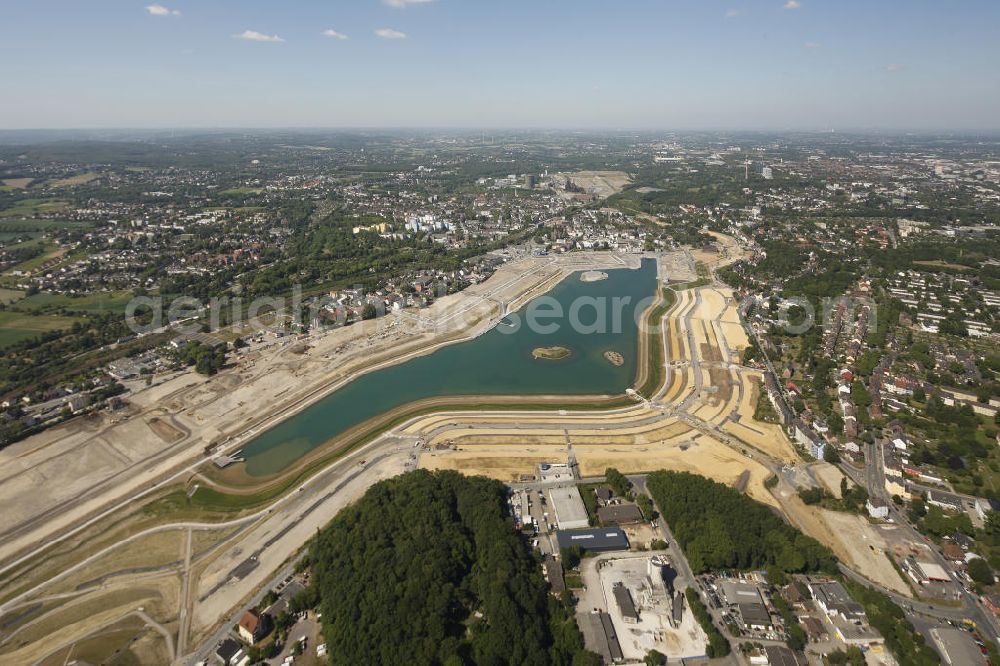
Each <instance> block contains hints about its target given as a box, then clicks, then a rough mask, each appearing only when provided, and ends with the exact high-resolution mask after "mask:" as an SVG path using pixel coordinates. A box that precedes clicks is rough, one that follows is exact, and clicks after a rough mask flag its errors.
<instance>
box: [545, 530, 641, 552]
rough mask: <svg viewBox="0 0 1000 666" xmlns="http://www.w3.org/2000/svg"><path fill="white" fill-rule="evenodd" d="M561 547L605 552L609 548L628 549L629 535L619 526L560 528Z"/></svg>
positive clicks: (558, 535)
mask: <svg viewBox="0 0 1000 666" xmlns="http://www.w3.org/2000/svg"><path fill="white" fill-rule="evenodd" d="M556 539H557V540H558V541H559V548H560V549H563V548H572V547H573V546H579V547H580V548H581V549H583V550H590V551H594V552H603V551H608V550H628V537H626V536H625V532H623V531H622V530H620V529H618V528H617V527H602V528H599V529H590V530H559V531H558V532H556Z"/></svg>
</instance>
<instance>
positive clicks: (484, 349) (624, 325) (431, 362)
mask: <svg viewBox="0 0 1000 666" xmlns="http://www.w3.org/2000/svg"><path fill="white" fill-rule="evenodd" d="M606 272H607V274H608V279H607V280H601V281H599V282H581V281H580V274H579V273H574V274H572V275H570V276H568V277H567V278H566V279H564V280H563V281H562V282H560V283H559V284H558V285H556V287H555V288H554V289H552V290H551V291H550V292H548V294H546V295H544V296H540V297H539V298H536V299H534V300H533V301H531V302H529V303H528V304H527V305H525V307H523V308H522V309H521V310H519V311H518V312H517V313H515V314H514V315H510V316H508V317H507V319H506V320H504V322H502V323H501V324H499V325H498V326H496V327H495V328H493V329H492V330H490V331H489V332H487V333H484V334H483V335H480V336H479V337H477V338H474V339H472V340H467V341H465V342H460V343H457V344H453V345H449V346H446V347H442V348H441V349H439V350H437V351H435V352H434V353H432V354H428V355H426V356H418V357H416V358H413V359H411V360H409V361H406V362H405V363H401V364H399V365H395V366H392V367H387V368H384V369H381V370H375V371H373V372H370V373H368V374H365V375H362V376H360V377H358V378H356V379H354V380H353V381H351V382H350V383H349V384H347V385H345V386H344V387H343V388H341V389H338V390H337V391H335V392H333V393H331V394H330V395H328V396H327V397H325V398H323V399H322V400H320V401H319V402H317V403H316V404H314V405H312V406H310V407H308V408H307V409H305V410H303V411H301V412H299V413H298V414H296V415H294V416H292V417H290V418H289V419H288V420H286V421H284V422H282V423H280V424H279V425H277V426H275V427H274V428H272V429H270V430H268V431H266V432H264V433H262V434H261V435H260V436H258V437H257V438H255V439H254V440H253V441H251V442H250V443H249V444H248V445H247V446H245V447H244V448H243V455H244V456H245V457H246V469H247V473H248V474H251V475H253V476H265V475H268V474H274V473H276V472H279V471H281V470H282V469H284V468H285V467H287V466H288V465H289V464H291V463H293V462H295V461H296V460H297V459H298V458H300V457H301V456H302V455H304V454H305V453H307V452H309V451H310V450H312V449H314V448H315V447H317V446H319V445H320V444H322V443H324V442H326V441H328V440H329V439H330V438H332V437H335V436H336V435H338V434H340V433H342V432H344V431H345V430H347V429H348V428H351V427H353V426H355V425H357V424H359V423H361V422H362V421H365V420H366V419H369V418H372V417H374V416H378V415H379V414H382V413H384V412H387V411H389V410H391V409H394V408H396V407H399V406H400V405H405V404H406V403H408V402H413V401H414V400H420V399H422V398H429V397H437V396H445V395H542V394H546V395H553V394H555V395H596V394H620V393H624V391H625V389H626V388H628V387H629V386H631V385H632V382H633V381H634V379H635V374H636V355H637V345H638V326H637V323H636V322H637V319H638V316H639V315H641V313H642V311H643V310H645V308H646V307H647V306H648V305H649V303H650V302H651V299H652V297H653V294H654V290H655V288H656V263H655V262H654V261H652V260H649V259H644V260H643V261H642V265H641V267H640V268H638V269H615V270H609V271H606ZM581 297H585V298H588V299H589V298H595V299H596V300H597V302H599V303H603V307H604V310H605V312H606V313H607V315H606V316H604V317H600V321H601V322H602V323H603V329H604V330H600V329H601V327H600V326H598V325H597V324H596V322H597V321H598V317H597V314H596V311H595V307H594V306H592V305H582V303H583V301H582V300H579V301H578V300H577V299H580V298H581ZM551 299H554V300H555V301H556V302H558V304H559V305H560V306H561V308H562V316H561V317H548V316H547V317H544V318H543V317H537V318H536V321H537V322H538V323H541V324H544V325H545V326H547V327H550V328H551V327H552V325H553V324H554V325H555V328H556V329H557V330H555V331H554V332H550V331H548V330H546V329H543V330H539V327H537V326H528V325H524V321H525V317H526V315H527V314H528V313H530V312H532V311H535V312H539V313H542V312H550V311H551V310H550V309H549V307H548V306H547V305H544V306H543V304H544V303H551V302H552V300H551ZM616 299H617V302H616ZM574 302H576V303H577V304H578V305H579V310H578V314H577V316H576V317H575V321H578V322H580V323H581V324H583V326H584V327H586V328H585V329H584V330H574V327H573V326H571V325H570V322H571V321H573V320H572V319H571V317H570V309H571V306H572V304H573V303H574ZM616 311H617V312H620V313H621V316H620V317H619V318H618V319H620V325H618V326H615V325H614V324H615V322H614V319H615V318H614V316H613V313H614V312H616ZM517 321H520V322H521V325H520V326H516V325H515V326H511V325H510V324H511V323H514V322H517ZM587 329H589V330H587ZM552 346H561V347H567V348H569V349H570V350H572V355H571V356H570V357H569V358H566V359H561V360H548V359H534V358H532V356H531V351H532V350H533V349H535V348H536V347H552ZM608 350H614V351H618V352H620V353H621V354H623V355H624V357H625V363H624V364H623V365H621V366H614V365H612V364H611V363H609V362H608V361H607V360H606V359H605V358H604V356H603V354H604V352H605V351H608Z"/></svg>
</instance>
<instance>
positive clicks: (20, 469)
mask: <svg viewBox="0 0 1000 666" xmlns="http://www.w3.org/2000/svg"><path fill="white" fill-rule="evenodd" d="M719 240H720V245H721V250H720V251H719V252H718V253H705V252H702V251H699V252H697V253H691V252H688V251H680V252H674V253H670V254H666V255H657V256H656V257H655V258H656V259H657V260H658V262H659V264H658V265H659V275H660V278H661V280H666V281H668V285H677V286H678V288H677V289H676V290H675V289H671V288H669V287H668V289H667V290H665V292H664V294H663V295H661V297H660V298H661V299H668V300H669V301H672V302H670V307H669V309H668V310H666V312H665V315H664V316H663V318H662V320H661V321H659V322H652V323H654V324H658V325H659V326H660V327H661V330H662V335H659V334H656V333H655V331H644V332H642V333H641V335H640V344H639V355H640V358H641V362H640V365H639V372H638V375H639V377H638V378H637V381H636V385H637V386H640V385H642V384H643V383H644V382H646V380H649V379H650V378H651V377H652V378H654V379H655V378H658V379H659V381H655V382H653V383H655V384H656V388H655V390H653V391H651V392H648V393H647V394H646V395H647V397H643V395H641V394H640V393H638V392H633V391H630V392H629V395H628V396H593V397H575V396H532V397H531V398H530V399H523V400H517V399H513V398H497V399H495V400H494V399H491V398H484V397H482V396H476V397H469V398H455V397H444V398H433V399H428V400H425V401H421V402H419V403H416V404H410V405H407V406H405V407H403V408H400V409H399V410H394V412H392V413H389V414H385V415H383V416H381V417H379V418H378V419H373V420H371V421H368V422H365V423H364V424H362V425H361V426H359V427H357V428H354V429H352V430H350V431H348V432H346V433H344V434H343V435H342V436H338V437H337V438H335V439H334V440H333V441H331V442H329V443H328V444H327V445H325V446H322V447H320V448H318V449H316V450H314V451H312V452H310V453H309V454H307V455H306V456H304V457H303V458H302V459H300V460H298V461H297V462H296V463H295V464H293V465H291V466H290V467H288V468H287V469H285V470H283V471H282V472H281V473H280V474H276V475H274V476H272V477H264V478H255V477H251V476H249V475H247V474H245V473H244V472H243V471H242V470H241V469H240V467H241V466H240V465H234V466H231V467H228V468H226V469H218V468H216V466H215V465H213V464H212V463H211V462H210V461H209V460H208V459H207V458H206V456H205V451H206V450H208V449H212V450H213V451H214V452H216V453H219V452H234V451H237V450H239V449H240V447H241V446H242V445H243V444H244V443H245V442H246V441H248V440H249V439H251V438H252V437H253V436H254V435H256V434H258V433H259V432H261V431H262V430H263V429H265V428H266V427H268V425H270V424H272V423H275V422H278V421H280V420H283V419H285V418H287V417H288V416H289V415H291V414H293V413H294V412H296V411H297V410H300V409H302V408H304V407H305V406H307V405H309V404H312V403H313V402H315V401H316V400H318V399H319V398H320V397H322V396H324V395H327V394H329V393H330V392H332V391H334V390H336V389H337V388H339V387H340V386H342V385H343V384H344V383H346V382H348V381H350V380H351V379H352V378H354V377H356V376H357V375H358V374H360V373H363V372H366V371H369V370H372V369H374V368H377V367H381V366H383V365H387V364H392V363H399V362H401V361H402V360H404V359H406V358H408V357H410V356H412V355H417V354H426V353H429V352H430V351H432V350H433V349H435V348H437V347H438V346H440V345H444V344H450V343H455V342H458V341H460V340H463V339H467V338H469V337H472V336H475V335H478V334H480V333H482V332H483V331H485V330H488V329H489V328H491V327H492V326H494V325H495V324H496V323H497V322H498V321H500V320H501V319H502V318H503V317H504V316H505V315H506V314H507V313H509V312H512V311H514V310H516V309H517V308H518V307H520V306H521V305H523V304H524V303H526V302H527V301H529V300H530V299H531V298H533V297H535V296H537V295H539V294H541V293H544V292H545V291H547V290H548V289H550V288H551V287H552V286H553V285H555V284H556V283H558V282H559V281H560V280H562V279H564V278H565V277H566V276H567V275H569V274H571V273H574V272H577V271H600V270H602V269H614V268H622V267H634V266H635V265H637V263H638V260H639V256H638V255H617V254H608V253H586V254H567V255H562V256H560V257H558V258H549V257H532V258H528V259H523V260H519V261H517V262H513V263H511V264H509V265H507V266H505V267H503V268H502V269H500V270H499V271H497V273H496V274H495V275H494V276H493V277H492V278H491V279H489V280H488V281H486V282H484V283H483V284H480V285H476V286H474V287H472V288H470V289H468V290H466V291H465V292H463V293H461V294H459V295H455V296H449V297H446V299H441V300H439V301H438V302H436V303H435V305H434V306H432V308H430V309H428V310H422V311H420V312H419V313H409V312H401V313H396V314H393V315H390V317H392V318H394V319H391V320H390V319H389V317H387V318H386V319H387V320H388V321H385V320H382V321H380V323H379V325H378V327H377V328H376V327H375V326H370V327H363V326H354V327H348V328H342V329H337V330H335V331H333V332H330V333H326V334H325V335H317V336H314V337H313V338H311V339H309V340H308V341H307V343H306V348H305V349H304V350H303V349H302V348H301V342H295V343H292V342H282V341H275V343H274V345H273V348H272V349H267V350H262V351H257V352H254V354H252V355H248V356H246V357H244V358H242V359H241V360H240V362H239V364H238V367H237V369H236V370H234V371H230V372H226V373H223V374H221V375H219V376H217V377H215V378H212V379H209V380H204V379H200V378H196V377H195V376H194V375H193V374H189V373H185V374H181V375H179V376H177V377H175V378H173V379H171V380H169V381H166V382H163V383H161V384H159V385H155V386H152V387H150V388H148V389H146V390H145V391H142V392H139V393H138V394H137V396H138V397H137V400H136V401H135V402H136V406H135V413H133V414H132V415H130V416H129V417H128V418H125V419H123V420H121V421H119V422H117V423H111V422H100V421H96V420H95V421H94V422H92V423H87V424H86V425H85V426H83V427H81V424H79V423H74V424H72V426H71V427H65V428H57V429H53V430H52V431H49V432H46V433H43V434H42V435H38V436H35V437H32V438H30V439H28V440H25V441H23V442H21V443H18V444H16V445H14V446H11V447H9V448H8V449H6V450H4V451H3V452H2V453H0V459H2V461H3V463H4V464H3V465H0V497H2V499H3V501H4V506H5V507H8V511H7V514H6V515H7V521H5V524H4V526H3V538H2V545H0V563H2V578H0V603H2V606H0V660H4V661H7V660H10V661H11V662H15V663H35V662H39V663H63V662H64V661H65V660H66V658H67V656H68V654H69V652H70V650H72V651H73V655H74V656H76V657H78V658H86V659H88V660H90V661H95V662H96V661H100V660H101V659H102V658H103V656H105V655H103V654H102V651H103V650H105V649H107V646H108V645H114V643H115V638H116V637H117V638H120V643H121V645H122V646H124V645H125V644H126V643H128V642H129V641H131V640H132V639H133V638H136V637H138V638H137V640H135V642H134V643H132V644H131V645H130V646H129V647H128V649H130V650H131V651H132V652H133V653H134V654H135V655H136V657H137V658H138V659H140V660H141V661H143V662H145V663H172V662H173V663H188V662H190V661H193V660H194V659H195V657H196V656H197V655H196V653H195V651H196V648H198V647H199V645H203V644H206V643H210V642H211V639H212V638H213V637H214V636H216V635H219V633H218V632H219V630H220V627H222V628H228V627H227V625H228V623H229V622H230V618H231V617H232V616H233V614H234V613H235V612H237V611H239V610H240V609H241V608H243V607H245V606H247V605H249V604H250V603H251V602H253V601H255V600H256V599H259V597H260V595H261V594H262V590H263V589H264V588H265V587H266V586H267V584H268V583H269V581H272V580H273V579H274V577H275V575H276V574H279V573H281V572H284V571H285V570H287V569H290V566H291V563H292V562H293V560H294V556H295V554H296V553H297V552H298V551H299V550H300V548H301V547H302V545H303V544H304V543H305V542H306V541H307V540H308V539H309V538H310V537H311V536H312V535H313V534H315V533H316V530H317V529H318V528H319V527H321V526H323V525H325V524H326V523H327V522H329V520H330V519H331V518H332V517H333V516H334V515H336V513H337V512H338V511H339V510H340V509H341V508H343V507H344V506H345V505H347V504H349V503H350V502H351V501H353V500H354V499H356V498H358V497H359V496H360V495H361V494H363V493H364V491H365V490H366V489H367V488H368V487H369V486H370V485H372V484H373V483H375V482H377V481H379V480H381V479H384V478H388V477H390V476H393V475H396V474H399V473H402V472H403V471H406V470H408V469H413V468H416V467H423V468H428V469H456V470H460V471H462V472H463V473H467V474H482V475H487V476H492V477H495V478H499V479H501V480H503V481H507V482H516V481H518V480H520V479H522V478H524V477H525V476H529V475H532V474H533V473H534V471H535V470H536V469H537V465H539V464H541V463H551V462H562V463H565V462H567V461H569V462H570V463H575V464H576V465H577V466H578V468H579V472H580V475H581V476H583V477H589V476H599V475H601V474H603V473H604V471H605V469H606V468H607V467H609V466H614V467H617V468H618V469H619V470H621V471H622V472H626V473H628V472H640V471H651V470H656V469H678V470H687V471H691V472H695V473H698V474H702V475H704V476H707V477H709V478H712V479H715V480H717V481H720V482H724V483H729V484H733V485H735V486H737V487H739V488H741V489H743V490H745V492H747V493H748V494H749V495H750V496H752V497H753V498H755V499H757V500H759V501H761V502H764V503H767V504H770V505H771V506H774V507H776V508H777V509H779V510H780V511H781V512H782V513H783V514H784V515H785V516H786V517H787V519H788V520H789V521H790V522H791V523H793V524H794V525H796V526H797V527H799V528H800V529H802V530H803V531H805V532H806V533H808V534H810V535H811V536H813V537H815V538H817V539H819V540H820V541H822V542H823V543H825V544H827V545H828V546H830V547H831V548H832V549H833V550H834V551H835V552H836V554H837V555H838V556H839V557H841V559H842V560H843V561H844V562H845V563H846V564H847V565H848V566H850V567H851V568H853V569H856V570H862V571H865V572H866V575H868V576H869V577H871V578H872V579H873V580H874V582H877V583H879V584H880V585H882V586H884V587H887V588H889V589H892V590H895V591H897V592H900V593H902V594H908V593H909V590H908V588H907V586H906V584H905V583H904V582H903V581H902V579H900V578H899V575H898V573H897V572H896V571H895V569H894V568H893V567H892V566H891V564H890V563H889V561H888V559H887V558H886V557H885V556H884V554H883V553H882V552H880V546H879V543H880V538H879V536H878V534H877V533H876V532H875V531H874V530H873V529H872V528H871V526H870V525H868V524H867V523H863V522H862V521H858V524H857V525H856V526H855V525H852V526H850V527H851V529H852V530H854V532H853V534H851V535H850V536H847V537H845V536H843V535H844V534H845V527H846V526H844V525H842V524H840V523H838V522H836V521H835V520H834V518H833V517H831V516H830V515H828V514H831V513H832V512H828V511H824V510H822V509H817V508H815V507H807V506H805V505H804V504H803V503H802V502H801V500H800V499H799V497H798V496H797V494H796V493H795V490H794V488H793V487H792V486H791V485H790V484H789V483H788V481H787V480H786V479H785V477H784V476H783V475H782V474H777V475H778V478H779V483H778V485H777V486H775V487H774V488H771V489H768V488H767V487H765V484H764V482H765V481H766V480H767V479H768V478H770V477H771V476H772V475H775V474H776V473H778V472H779V471H780V470H781V469H782V468H783V467H785V466H789V465H797V464H799V458H798V455H797V453H796V451H795V449H794V447H793V446H792V444H791V442H790V441H789V440H788V438H787V437H786V435H785V433H784V431H783V430H782V429H781V428H780V427H779V426H776V425H771V424H766V423H761V422H758V421H755V420H754V419H753V414H754V411H755V406H756V403H757V396H758V392H759V391H760V384H761V373H760V371H758V370H754V369H751V368H747V367H744V366H742V365H741V358H742V352H743V350H744V349H745V348H746V347H747V345H748V344H749V342H748V339H747V334H746V332H745V330H744V328H743V325H742V323H741V321H740V318H739V314H738V309H737V303H736V300H735V298H734V295H733V293H732V291H731V290H730V289H728V288H727V287H724V286H722V285H720V284H718V283H716V282H715V281H714V279H713V280H706V281H705V282H706V283H707V284H704V285H702V286H693V287H691V288H686V289H685V288H681V287H682V285H687V284H692V283H694V280H695V279H696V277H697V273H696V272H695V271H694V267H695V265H696V263H700V264H701V265H702V266H704V267H705V270H707V271H708V272H709V273H710V274H711V272H712V271H713V270H714V269H715V268H717V267H718V266H719V265H721V264H723V263H728V262H730V261H733V260H735V259H736V258H737V257H738V256H739V248H738V246H737V245H736V244H735V243H734V242H733V241H732V239H729V238H728V237H724V236H720V237H719ZM695 284H697V283H695ZM666 302H667V301H661V302H660V304H661V305H663V304H665V303H666ZM654 307H655V306H654ZM653 345H659V346H660V347H661V348H660V352H661V353H653V352H654V349H655V348H654V347H653ZM621 352H622V353H625V354H630V353H635V351H634V350H621ZM657 359H658V362H657V361H656V360H657ZM654 363H655V365H654ZM261 405H266V406H267V409H266V410H265V409H261ZM859 535H860V538H859ZM846 539H850V540H851V543H847V542H846ZM857 543H865V544H868V546H869V547H867V548H858V547H857V546H856V544H857Z"/></svg>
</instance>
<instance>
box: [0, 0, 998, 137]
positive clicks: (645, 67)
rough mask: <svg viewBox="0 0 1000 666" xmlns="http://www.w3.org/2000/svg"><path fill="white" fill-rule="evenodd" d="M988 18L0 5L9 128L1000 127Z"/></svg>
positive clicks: (868, 7)
mask: <svg viewBox="0 0 1000 666" xmlns="http://www.w3.org/2000/svg"><path fill="white" fill-rule="evenodd" d="M998 25H1000V5H998V4H997V3H995V2H987V1H985V0H970V1H968V2H958V3H940V2H929V1H925V0H916V1H913V2H907V3H890V2H878V3H871V2H860V1H857V0H848V1H843V2H830V1H823V0H767V1H764V0H760V1H749V0H725V1H715V0H709V1H705V2H695V1H693V0H692V1H689V2H685V1H682V0H675V1H666V0H627V1H623V2H616V3H611V2H607V1H606V0H605V1H601V2H598V1H596V0H579V1H576V2H561V1H553V2H537V1H535V2H529V1H528V0H508V1H506V2H503V3H500V2H489V1H483V2H471V1H466V2H461V1H460V0H345V1H343V2H340V3H330V2H317V1H312V0H305V1H302V2H296V3H294V4H293V5H289V4H279V3H274V2H267V1H264V0H249V1H246V2H240V3H225V4H223V3H218V2H209V1H202V2H192V1H191V0H163V1H162V2H160V1H157V2H150V1H149V0H145V1H143V0H139V1H134V2H133V1H125V0H117V1H107V2H93V3H81V2H77V1H73V0H53V1H51V2H44V1H43V2H27V1H21V0H15V1H13V2H8V3H6V4H5V7H4V20H3V22H2V23H0V56H2V57H3V60H4V63H5V65H4V69H5V71H4V77H3V79H4V80H3V86H4V94H3V95H2V96H0V129H42V128H53V129H59V128H119V127H126V128H171V127H176V128H205V127H212V128H271V127H280V128H296V127H300V128H310V127H328V128H358V127H364V128H372V127H407V128H449V127H453V128H474V127H484V126H490V127H505V128H566V129H577V128H579V129H585V128H586V129H614V128H620V129H677V130H685V129H727V130H730V129H764V130H785V129H787V130H823V129H839V130H848V129H884V130H921V129H926V130H960V131H961V130H997V129H1000V120H998V119H1000V77H998V76H997V75H996V72H995V68H996V65H997V64H998V63H1000V46H998V44H1000V39H998V34H997V33H998V27H997V26H998Z"/></svg>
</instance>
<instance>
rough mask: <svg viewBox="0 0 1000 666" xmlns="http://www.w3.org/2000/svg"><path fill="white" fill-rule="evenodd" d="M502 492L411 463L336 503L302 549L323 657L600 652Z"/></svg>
mask: <svg viewBox="0 0 1000 666" xmlns="http://www.w3.org/2000/svg"><path fill="white" fill-rule="evenodd" d="M506 503H507V490H506V488H505V487H504V485H503V484H501V483H499V482H498V481H493V480H489V479H485V478H481V477H463V476H461V475H460V474H457V473H455V472H436V473H432V472H426V471H416V472H411V473H409V474H405V475H403V476H400V477H397V478H394V479H391V480H388V481H383V482H381V483H379V484H376V485H375V486H373V487H372V488H371V489H369V491H368V492H367V493H366V494H365V496H364V497H363V498H362V499H361V500H360V501H359V502H358V503H357V504H355V505H354V506H352V507H351V508H349V509H346V510H344V511H343V512H341V513H340V514H339V515H338V516H337V518H336V519H335V520H334V521H333V522H332V523H331V524H330V525H329V526H328V527H327V528H326V529H324V530H323V531H322V532H320V533H319V534H318V536H317V538H316V540H315V541H314V543H313V546H312V550H311V553H310V557H311V560H312V565H313V570H314V575H315V585H316V587H317V591H318V593H319V597H320V609H321V610H322V613H323V625H324V626H323V632H324V636H325V639H326V642H327V647H328V649H329V653H330V661H331V663H336V664H342V663H353V664H398V663H401V662H405V663H408V664H447V665H449V666H450V665H459V664H490V665H497V666H500V665H503V664H564V665H566V666H569V665H571V664H592V663H599V662H597V661H596V660H597V659H598V657H597V656H596V655H593V654H592V653H588V652H586V651H584V649H583V640H582V637H581V635H580V632H579V630H578V629H577V627H576V623H575V621H574V620H573V616H572V612H571V611H570V610H569V609H568V608H567V607H566V606H565V605H563V602H561V601H559V600H557V599H556V598H555V597H552V596H550V595H548V594H547V593H546V585H545V581H544V579H543V578H542V575H541V569H540V566H539V563H538V562H537V561H536V560H535V559H534V557H533V556H532V554H531V552H530V549H529V548H528V546H527V544H526V543H525V542H524V540H523V538H522V537H521V535H520V534H519V533H518V532H517V531H516V530H515V529H514V523H513V521H512V520H511V518H510V517H509V515H508V514H507V511H506Z"/></svg>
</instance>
